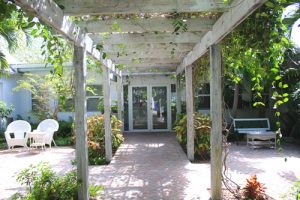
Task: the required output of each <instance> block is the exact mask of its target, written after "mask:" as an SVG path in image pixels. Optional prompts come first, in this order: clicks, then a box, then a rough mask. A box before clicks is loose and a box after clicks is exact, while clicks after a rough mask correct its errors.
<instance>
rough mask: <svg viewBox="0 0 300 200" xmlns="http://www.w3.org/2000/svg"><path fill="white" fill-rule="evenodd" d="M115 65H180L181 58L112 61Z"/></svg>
mask: <svg viewBox="0 0 300 200" xmlns="http://www.w3.org/2000/svg"><path fill="white" fill-rule="evenodd" d="M113 60H114V61H115V62H116V63H120V64H125V65H131V64H139V63H141V64H145V63H149V64H151V63H160V64H169V63H174V62H176V63H180V61H181V60H182V59H181V58H175V57H174V58H133V59H132V58H130V57H129V58H125V59H120V58H117V59H113Z"/></svg>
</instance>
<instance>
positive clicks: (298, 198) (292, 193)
mask: <svg viewBox="0 0 300 200" xmlns="http://www.w3.org/2000/svg"><path fill="white" fill-rule="evenodd" d="M281 198H282V199H295V200H300V179H298V180H297V181H295V182H294V184H293V186H292V187H291V188H290V189H289V191H288V192H287V193H286V194H284V195H283V196H282V197H281Z"/></svg>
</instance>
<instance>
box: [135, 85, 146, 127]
mask: <svg viewBox="0 0 300 200" xmlns="http://www.w3.org/2000/svg"><path fill="white" fill-rule="evenodd" d="M131 91H132V96H131V97H132V117H131V119H132V130H148V92H147V86H142V87H132V90H131Z"/></svg>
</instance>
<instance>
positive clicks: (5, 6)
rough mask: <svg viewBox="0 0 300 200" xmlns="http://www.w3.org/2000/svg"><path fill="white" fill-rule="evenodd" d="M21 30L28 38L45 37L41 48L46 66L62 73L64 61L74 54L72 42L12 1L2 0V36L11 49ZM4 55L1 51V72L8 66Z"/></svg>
mask: <svg viewBox="0 0 300 200" xmlns="http://www.w3.org/2000/svg"><path fill="white" fill-rule="evenodd" d="M20 32H22V33H25V35H26V38H30V37H35V38H38V37H42V38H43V45H42V46H41V49H42V55H43V56H44V58H45V63H46V66H47V65H52V66H53V67H54V72H55V73H56V74H58V75H62V73H63V66H62V64H63V62H64V61H65V60H68V59H70V58H71V56H72V51H71V45H70V43H69V42H67V40H65V39H63V38H62V37H61V36H60V35H57V33H56V32H55V31H53V30H52V29H51V28H49V27H48V26H46V25H44V24H43V23H41V22H39V21H38V20H37V18H34V16H32V15H29V14H27V13H25V12H23V11H22V9H20V8H18V7H17V6H16V5H15V4H14V3H12V2H11V1H0V36H2V37H3V38H4V39H5V40H6V41H7V43H8V47H9V48H10V49H16V48H17V46H18V39H19V38H20V34H19V33H20ZM3 55H4V54H3V53H2V52H0V63H1V65H0V69H1V72H3V69H5V68H8V65H7V61H6V60H5V58H4V56H3Z"/></svg>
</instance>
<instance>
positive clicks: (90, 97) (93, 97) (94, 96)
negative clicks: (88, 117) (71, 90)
mask: <svg viewBox="0 0 300 200" xmlns="http://www.w3.org/2000/svg"><path fill="white" fill-rule="evenodd" d="M93 86H101V87H102V94H103V85H102V84H89V85H87V87H93ZM100 98H101V99H103V98H104V97H103V95H102V96H101V95H93V96H88V95H87V94H86V101H88V100H89V99H100ZM87 104H88V103H86V107H87V109H88V105H87ZM87 112H99V110H87Z"/></svg>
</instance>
